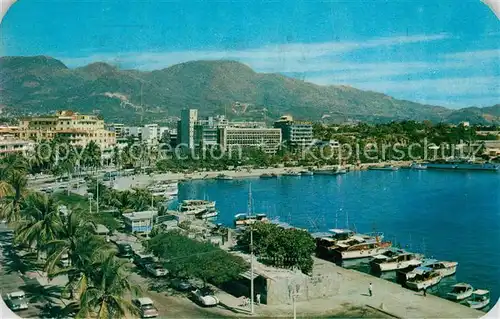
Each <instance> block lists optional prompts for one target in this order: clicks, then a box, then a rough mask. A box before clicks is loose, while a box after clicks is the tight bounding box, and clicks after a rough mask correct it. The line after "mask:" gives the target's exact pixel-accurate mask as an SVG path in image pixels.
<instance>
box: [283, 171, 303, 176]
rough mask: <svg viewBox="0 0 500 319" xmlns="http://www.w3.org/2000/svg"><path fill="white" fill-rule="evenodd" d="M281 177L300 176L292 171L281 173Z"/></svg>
mask: <svg viewBox="0 0 500 319" xmlns="http://www.w3.org/2000/svg"><path fill="white" fill-rule="evenodd" d="M283 176H300V173H299V172H294V171H286V172H284V173H283Z"/></svg>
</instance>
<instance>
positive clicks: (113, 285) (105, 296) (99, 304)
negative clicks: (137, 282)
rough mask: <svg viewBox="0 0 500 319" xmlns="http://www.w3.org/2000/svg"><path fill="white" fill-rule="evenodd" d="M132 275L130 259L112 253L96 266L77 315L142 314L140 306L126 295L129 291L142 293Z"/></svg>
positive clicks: (116, 315)
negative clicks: (128, 260) (133, 281)
mask: <svg viewBox="0 0 500 319" xmlns="http://www.w3.org/2000/svg"><path fill="white" fill-rule="evenodd" d="M128 277H129V272H128V271H127V269H126V262H125V261H122V260H118V259H117V258H115V257H114V256H112V255H110V256H108V257H107V258H106V259H105V260H104V261H103V262H102V264H101V265H100V266H99V267H97V268H96V269H94V272H93V273H92V276H91V277H90V282H89V285H88V288H87V289H86V290H85V291H84V292H83V294H82V295H81V297H80V311H79V312H78V314H77V317H84V318H88V317H96V318H99V319H107V318H122V317H125V316H126V315H129V314H138V309H137V307H136V306H134V305H133V304H132V303H131V302H130V301H129V300H127V299H125V298H124V297H123V296H124V295H125V294H126V293H132V294H137V293H138V292H139V288H138V287H136V286H134V285H132V284H131V283H130V280H129V278H128Z"/></svg>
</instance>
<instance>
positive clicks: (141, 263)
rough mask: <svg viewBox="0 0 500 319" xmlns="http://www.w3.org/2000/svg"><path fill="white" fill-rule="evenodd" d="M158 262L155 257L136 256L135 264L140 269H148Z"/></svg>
mask: <svg viewBox="0 0 500 319" xmlns="http://www.w3.org/2000/svg"><path fill="white" fill-rule="evenodd" d="M155 262H156V258H155V257H154V256H148V255H146V256H143V255H138V254H135V255H134V264H135V265H136V266H137V267H139V268H144V269H145V268H146V265H148V264H152V263H155Z"/></svg>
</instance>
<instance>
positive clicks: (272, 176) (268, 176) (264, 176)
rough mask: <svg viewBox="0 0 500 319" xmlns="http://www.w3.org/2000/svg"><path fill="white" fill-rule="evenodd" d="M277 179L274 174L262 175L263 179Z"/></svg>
mask: <svg viewBox="0 0 500 319" xmlns="http://www.w3.org/2000/svg"><path fill="white" fill-rule="evenodd" d="M276 177H278V175H276V174H274V173H264V174H262V175H260V178H262V179H266V178H276Z"/></svg>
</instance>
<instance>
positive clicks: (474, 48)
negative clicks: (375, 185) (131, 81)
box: [0, 0, 500, 108]
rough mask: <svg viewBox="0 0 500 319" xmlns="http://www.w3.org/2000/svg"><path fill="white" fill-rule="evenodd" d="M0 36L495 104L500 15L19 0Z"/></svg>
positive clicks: (310, 5) (58, 52)
mask: <svg viewBox="0 0 500 319" xmlns="http://www.w3.org/2000/svg"><path fill="white" fill-rule="evenodd" d="M0 32H1V39H0V41H1V42H0V43H1V46H0V50H1V51H0V54H1V55H49V56H53V57H56V58H58V59H61V60H62V61H63V62H64V63H65V64H66V65H68V66H69V67H77V66H82V65H85V64H87V63H90V62H95V61H104V62H109V63H113V64H116V65H119V66H120V67H122V68H135V69H142V70H153V69H161V68H165V67H168V66H170V65H172V64H175V63H180V62H184V61H188V60H197V59H233V60H238V61H241V62H243V63H246V64H248V65H249V66H251V67H252V68H253V69H255V70H256V71H259V72H279V73H283V74H286V75H289V76H293V77H298V78H301V79H304V80H306V81H310V82H313V83H317V84H322V85H328V84H343V85H351V86H353V87H356V88H360V89H366V90H372V91H378V92H383V93H387V94H389V95H391V96H394V97H396V98H401V99H408V100H413V101H418V102H421V103H429V104H435V105H443V106H448V107H452V108H458V107H464V106H488V105H493V104H496V103H500V63H499V62H500V21H499V20H498V19H497V18H496V17H495V15H494V14H493V13H492V12H491V11H490V10H489V9H488V8H487V7H486V6H485V5H484V4H482V3H481V2H480V1H479V0H432V1H431V0H420V1H419V0H390V1H389V0H388V1H383V0H343V1H335V0H334V1H314V0H302V1H293V0H289V1H267V2H259V1H186V0H185V1H153V0H151V1H131V0H121V1H75V0H73V1H54V0H41V1H35V0H18V2H17V3H16V4H14V5H13V6H12V8H11V9H10V10H9V12H8V13H7V15H6V16H5V18H4V20H3V22H2V25H1V26H0Z"/></svg>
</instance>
